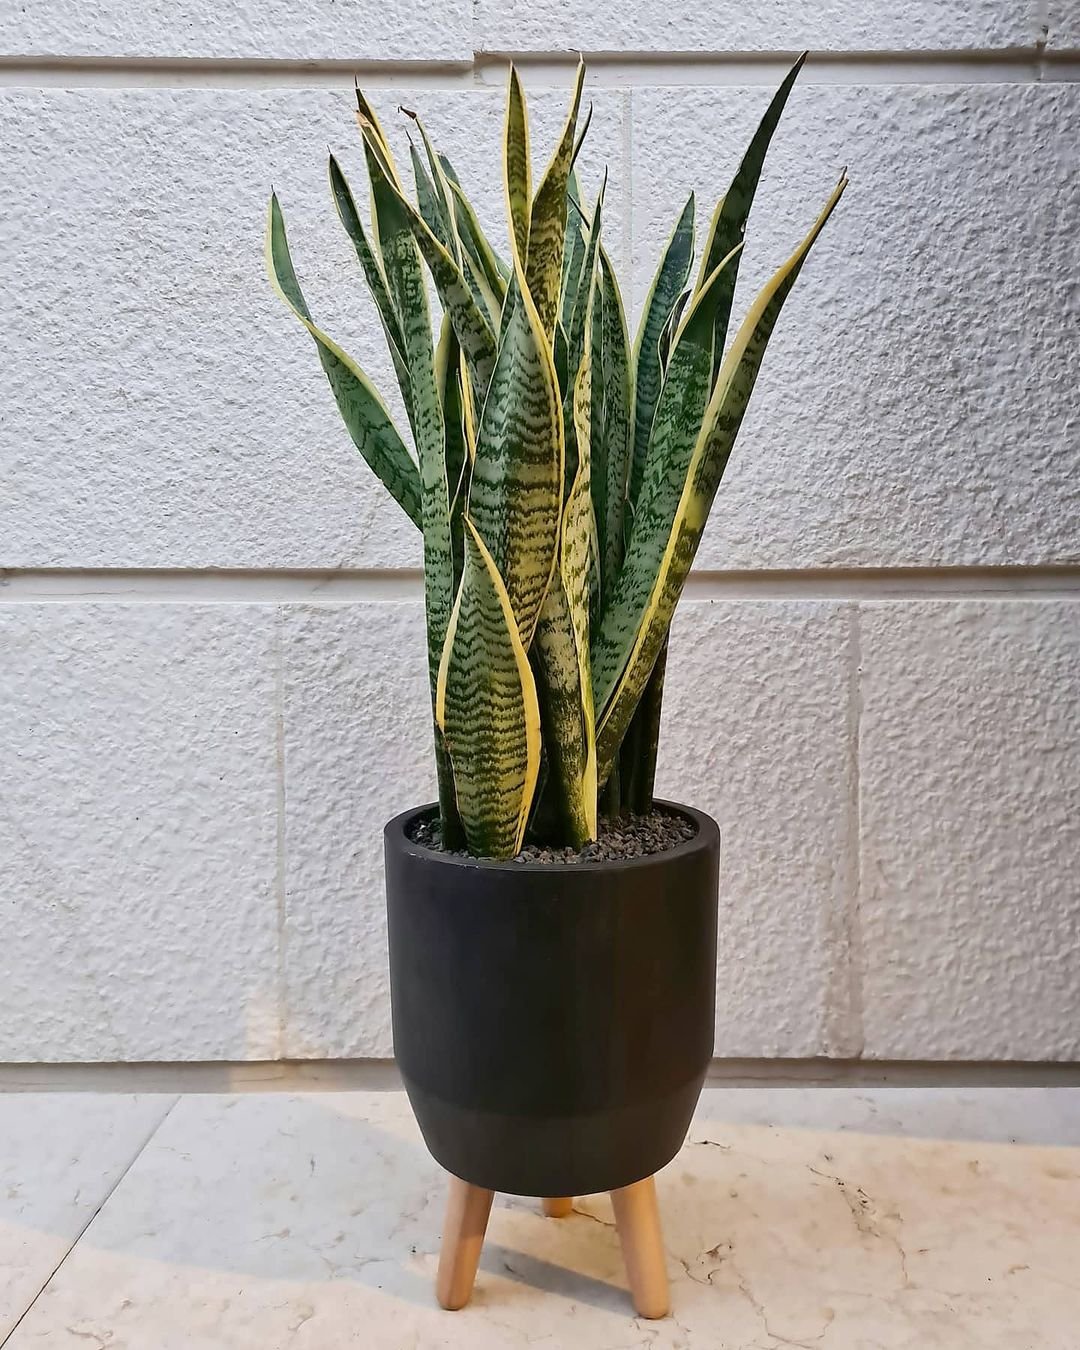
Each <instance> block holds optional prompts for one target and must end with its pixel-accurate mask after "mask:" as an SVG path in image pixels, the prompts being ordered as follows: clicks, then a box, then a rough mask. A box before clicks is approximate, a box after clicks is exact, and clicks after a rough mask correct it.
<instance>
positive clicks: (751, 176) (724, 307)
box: [697, 52, 807, 375]
mask: <svg viewBox="0 0 1080 1350" xmlns="http://www.w3.org/2000/svg"><path fill="white" fill-rule="evenodd" d="M806 55H807V54H806V52H803V54H802V56H800V57H799V59H798V60H797V61H796V62H795V64H794V65H793V66H792V67H791V69H790V70H789V71H788V73H787V75H786V76H785V77H784V80H783V83H782V84H781V85H780V88H779V89H778V90H777V91H776V93H775V94H774V95H773V96H772V99H771V101H770V103H769V106H768V108H766V110H765V116H764V117H763V118H762V119H761V122H760V124H759V126H758V129H757V131H756V132H755V133H754V137H753V139H752V140H751V142H750V145H749V146H748V148H747V151H746V153H745V154H744V155H743V157H742V161H741V163H740V164H739V167H738V169H737V170H736V172H735V177H734V178H733V179H732V181H731V186H730V187H729V188H728V190H727V192H726V194H725V195H724V197H723V199H722V200H721V201H720V203H719V204H718V206H717V208H716V210H715V212H714V213H713V218H712V223H711V225H710V227H709V238H708V241H707V242H706V245H705V252H704V253H703V255H702V258H701V269H700V271H699V272H698V280H697V289H699V290H700V289H701V287H702V286H703V285H704V284H705V281H706V279H707V278H708V277H709V276H711V275H712V272H713V271H714V269H715V268H716V267H717V265H718V264H719V263H720V260H721V259H722V258H726V257H727V256H728V254H730V252H731V250H732V249H733V248H735V247H736V246H737V245H739V244H741V243H742V241H743V237H744V236H745V234H746V222H747V219H748V217H749V215H750V208H751V206H752V205H753V203H754V194H755V193H756V192H757V185H758V179H759V178H760V177H761V169H762V165H763V164H764V163H765V155H766V152H767V151H768V149H769V142H770V141H771V140H772V137H773V132H774V131H775V130H776V127H777V123H778V122H779V121H780V115H781V114H782V113H783V111H784V105H785V104H786V103H787V100H788V95H789V94H790V93H791V88H792V85H793V84H794V83H795V80H796V78H797V77H798V74H799V71H800V70H801V69H802V67H803V62H804V61H805V60H806ZM738 275H739V259H738V256H737V257H736V260H735V266H734V267H732V268H731V269H730V270H729V271H728V272H726V273H725V275H724V281H723V283H722V285H723V295H722V297H721V304H720V305H719V306H718V308H717V311H716V344H715V348H714V356H713V374H714V375H715V374H716V372H717V371H718V370H719V368H720V362H721V360H722V359H723V352H724V343H725V342H726V340H727V330H728V321H729V320H730V318H731V302H732V299H733V298H734V295H735V282H736V281H737V279H738Z"/></svg>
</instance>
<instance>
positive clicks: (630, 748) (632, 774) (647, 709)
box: [608, 637, 668, 816]
mask: <svg viewBox="0 0 1080 1350" xmlns="http://www.w3.org/2000/svg"><path fill="white" fill-rule="evenodd" d="M667 650H668V640H667V638H666V637H665V638H664V645H663V646H662V647H661V648H660V654H659V656H658V657H657V658H656V664H655V665H654V666H653V668H652V674H651V675H650V676H649V679H648V682H647V683H646V685H645V692H644V693H643V694H642V696H641V701H640V702H639V703H638V705H637V708H636V709H635V710H634V716H633V718H632V719H631V722H630V726H629V728H628V730H627V733H626V738H625V740H624V741H623V745H622V750H621V752H620V754H619V777H620V780H621V786H622V796H623V801H624V803H625V805H626V809H627V810H628V811H632V812H634V814H635V815H639V816H643V815H647V814H648V812H649V811H651V810H652V805H653V788H654V786H655V783H656V753H657V750H658V748H659V745H660V713H661V708H662V706H663V701H664V675H665V673H666V670H667ZM612 777H614V774H613V775H612ZM608 781H609V782H610V781H611V780H610V779H609V780H608Z"/></svg>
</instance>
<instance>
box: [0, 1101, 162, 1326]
mask: <svg viewBox="0 0 1080 1350" xmlns="http://www.w3.org/2000/svg"><path fill="white" fill-rule="evenodd" d="M179 1100H180V1095H179V1094H177V1095H176V1096H174V1097H173V1099H172V1101H171V1102H170V1103H169V1105H168V1106H167V1107H166V1108H165V1110H164V1111H163V1112H162V1113H161V1115H160V1116H159V1117H158V1119H157V1121H156V1122H155V1124H154V1126H153V1128H152V1129H151V1130H150V1133H149V1134H148V1135H147V1136H146V1138H145V1139H144V1140H143V1141H142V1143H141V1144H139V1146H138V1148H136V1150H135V1152H134V1153H133V1154H132V1156H131V1157H130V1158H129V1159H128V1162H127V1165H126V1166H125V1167H124V1169H123V1171H122V1172H121V1173H120V1175H119V1176H118V1177H117V1178H116V1180H115V1181H114V1182H113V1184H112V1185H111V1186H110V1187H109V1189H108V1191H107V1192H106V1193H105V1195H103V1196H102V1198H101V1203H100V1204H99V1205H97V1207H96V1208H95V1209H94V1212H93V1213H92V1214H91V1215H90V1217H89V1218H88V1219H87V1221H86V1222H85V1223H84V1224H83V1226H82V1227H81V1228H80V1229H79V1231H78V1232H77V1233H76V1234H75V1236H74V1237H73V1238H72V1240H71V1242H70V1243H69V1244H68V1246H67V1248H66V1250H65V1251H64V1254H63V1256H61V1258H60V1260H59V1261H57V1263H56V1265H55V1266H53V1268H52V1270H51V1271H49V1274H48V1275H47V1276H46V1278H45V1280H44V1282H43V1283H42V1284H41V1287H40V1288H39V1289H38V1291H37V1293H36V1294H35V1295H34V1297H33V1298H32V1299H31V1300H30V1302H29V1303H28V1304H27V1305H26V1307H25V1308H24V1309H23V1310H22V1312H21V1313H20V1314H19V1316H18V1317H17V1318H16V1319H15V1322H14V1323H13V1324H12V1327H11V1330H10V1331H9V1332H8V1333H7V1335H6V1336H5V1337H4V1339H3V1340H2V1341H0V1350H3V1347H4V1346H5V1345H7V1343H8V1341H10V1340H11V1338H12V1336H14V1335H15V1333H16V1332H17V1331H18V1329H19V1327H20V1326H21V1325H22V1323H23V1321H24V1320H25V1318H26V1316H27V1314H28V1313H29V1312H30V1311H31V1310H32V1309H33V1308H34V1307H35V1305H36V1304H37V1302H38V1300H39V1299H40V1298H41V1296H42V1294H44V1292H45V1290H46V1289H48V1287H49V1285H50V1284H52V1282H53V1280H54V1279H55V1278H56V1276H57V1273H58V1272H59V1271H60V1269H61V1268H62V1267H63V1265H64V1263H65V1261H67V1259H68V1257H69V1256H70V1255H71V1253H72V1252H73V1251H74V1250H75V1248H76V1247H77V1246H78V1245H79V1243H80V1242H81V1241H82V1240H83V1237H84V1235H85V1234H86V1230H87V1229H88V1228H89V1227H90V1225H91V1224H92V1223H93V1222H94V1220H95V1219H96V1218H97V1216H98V1215H99V1214H100V1213H101V1211H102V1210H103V1209H104V1208H105V1206H106V1205H107V1204H108V1203H109V1201H110V1200H111V1199H112V1198H113V1196H114V1195H115V1194H116V1192H117V1189H118V1188H119V1186H120V1184H121V1183H122V1182H123V1180H124V1178H125V1177H126V1176H127V1174H128V1173H129V1172H130V1171H131V1169H132V1168H133V1167H134V1166H135V1164H136V1162H138V1160H139V1159H140V1158H141V1157H142V1155H143V1153H144V1151H145V1149H146V1146H147V1144H149V1143H150V1141H151V1140H152V1139H153V1138H154V1136H155V1135H156V1134H157V1132H158V1130H160V1129H161V1127H162V1125H164V1124H165V1122H166V1120H168V1118H169V1116H170V1114H171V1113H172V1110H173V1108H174V1107H175V1106H176V1104H177V1102H178V1101H179Z"/></svg>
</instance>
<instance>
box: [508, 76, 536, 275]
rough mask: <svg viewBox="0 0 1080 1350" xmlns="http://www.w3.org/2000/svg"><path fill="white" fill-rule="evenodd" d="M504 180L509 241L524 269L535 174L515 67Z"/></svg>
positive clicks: (527, 253)
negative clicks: (532, 170)
mask: <svg viewBox="0 0 1080 1350" xmlns="http://www.w3.org/2000/svg"><path fill="white" fill-rule="evenodd" d="M503 180H504V183H505V187H506V214H507V218H508V220H509V223H510V241H511V243H512V244H513V246H514V248H515V250H516V251H517V256H518V258H519V259H520V261H521V265H522V267H524V266H525V263H526V260H527V259H528V256H529V216H530V207H529V203H530V201H531V200H532V172H531V169H530V165H529V119H528V116H527V115H526V112H525V91H524V90H523V89H522V87H521V80H520V79H519V78H518V73H517V70H516V69H515V67H514V66H513V65H511V66H510V83H509V85H508V86H507V91H506V121H505V124H504V131H503Z"/></svg>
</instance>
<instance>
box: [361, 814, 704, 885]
mask: <svg viewBox="0 0 1080 1350" xmlns="http://www.w3.org/2000/svg"><path fill="white" fill-rule="evenodd" d="M653 807H654V808H655V807H659V808H660V809H662V810H666V811H669V812H670V813H671V814H673V815H679V816H683V817H684V818H685V819H687V820H690V821H692V822H693V823H694V824H695V825H696V826H697V833H696V834H694V835H693V836H692V837H691V838H689V839H683V840H681V841H680V842H679V843H678V844H676V845H675V846H674V847H673V848H666V849H664V850H663V851H662V852H660V853H646V854H642V855H641V856H639V857H637V858H596V859H590V860H588V861H584V862H518V861H516V860H515V859H514V858H498V859H496V858H474V857H472V856H471V855H465V856H461V855H458V854H453V853H443V852H441V851H440V850H439V849H434V848H428V847H427V845H426V844H418V843H416V842H415V841H414V840H412V839H410V838H409V835H408V827H409V826H410V825H411V824H412V823H413V821H415V820H417V819H419V817H420V816H423V815H427V814H429V813H430V812H437V811H438V809H439V804H438V802H426V803H425V804H424V805H423V806H412V807H410V808H409V809H408V810H407V811H402V812H401V813H400V814H399V815H396V816H394V817H393V819H392V820H389V821H387V823H386V826H385V828H384V830H383V834H384V836H385V838H386V841H387V843H388V844H393V847H394V848H395V849H398V850H400V851H401V852H403V853H405V854H407V855H408V856H410V857H413V858H422V859H424V860H425V861H429V862H434V863H438V864H440V865H441V866H443V867H461V868H466V869H479V870H483V871H486V872H513V873H516V874H521V873H527V874H528V873H531V874H532V875H537V874H540V875H543V876H549V877H557V876H559V874H560V873H563V872H570V873H580V872H602V871H606V872H622V871H629V870H631V869H633V868H638V867H659V866H662V865H663V864H664V863H667V862H670V861H673V860H674V859H676V858H684V857H686V856H687V855H688V854H690V853H696V852H698V851H699V850H702V849H709V848H713V847H719V843H720V827H719V826H718V825H717V823H716V821H715V820H713V818H712V816H710V815H708V814H707V813H706V812H705V811H699V810H698V809H697V807H694V806H684V805H683V804H682V803H681V802H670V801H665V800H663V799H662V798H660V797H657V798H655V799H654V801H653Z"/></svg>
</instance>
